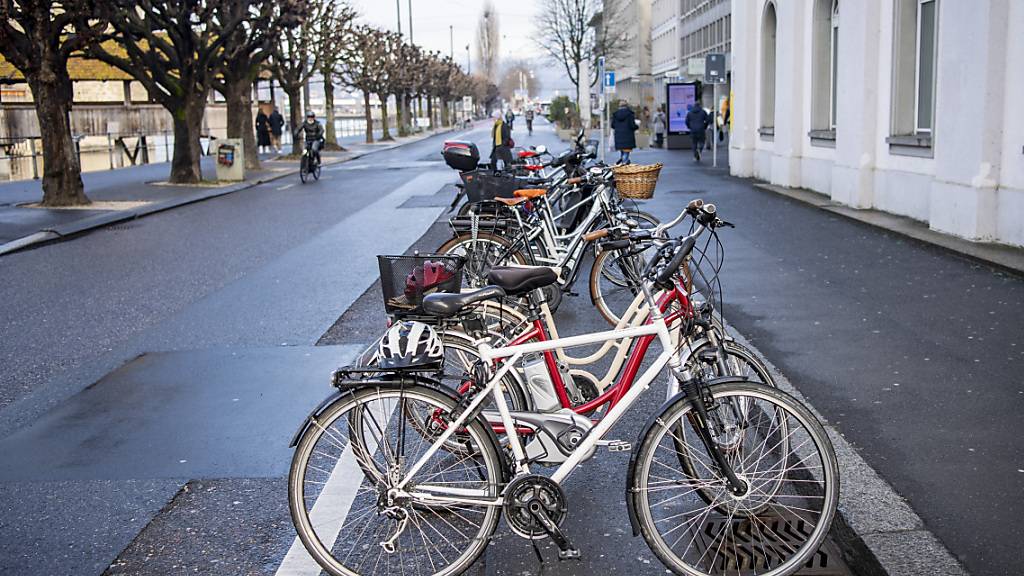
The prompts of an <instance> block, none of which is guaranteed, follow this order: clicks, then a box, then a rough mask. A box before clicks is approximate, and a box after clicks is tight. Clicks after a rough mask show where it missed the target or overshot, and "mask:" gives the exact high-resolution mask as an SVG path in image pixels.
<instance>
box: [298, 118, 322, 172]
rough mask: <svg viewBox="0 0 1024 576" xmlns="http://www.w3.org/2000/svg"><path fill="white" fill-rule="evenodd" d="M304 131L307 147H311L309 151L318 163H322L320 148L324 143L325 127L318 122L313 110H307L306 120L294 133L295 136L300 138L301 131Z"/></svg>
mask: <svg viewBox="0 0 1024 576" xmlns="http://www.w3.org/2000/svg"><path fill="white" fill-rule="evenodd" d="M300 132H301V133H303V136H305V138H306V147H307V148H309V152H310V154H311V155H312V157H313V158H315V159H316V162H317V164H319V163H320V149H321V148H323V145H324V127H323V126H322V125H321V124H320V123H319V122H317V120H316V114H314V113H313V111H312V110H310V111H309V112H306V121H305V122H303V123H302V124H300V125H299V127H298V128H297V129H296V130H295V132H294V133H293V134H292V137H293V138H298V137H299V133H300Z"/></svg>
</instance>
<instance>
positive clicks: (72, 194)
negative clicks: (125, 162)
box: [28, 64, 90, 206]
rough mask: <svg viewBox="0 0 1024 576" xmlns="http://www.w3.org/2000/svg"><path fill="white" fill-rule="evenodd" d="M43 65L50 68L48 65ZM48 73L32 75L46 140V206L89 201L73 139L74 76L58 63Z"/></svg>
mask: <svg viewBox="0 0 1024 576" xmlns="http://www.w3.org/2000/svg"><path fill="white" fill-rule="evenodd" d="M43 67H44V69H45V68H47V66H46V65H45V64H44V66H43ZM47 72H49V73H43V72H40V73H38V74H33V75H32V76H30V77H29V78H28V81H29V86H30V87H31V88H32V96H33V100H34V101H35V106H36V116H37V117H38V118H39V134H40V136H41V137H42V140H43V206H77V205H82V204H89V203H90V202H89V198H88V197H87V196H86V195H85V186H84V185H83V184H82V166H81V163H80V160H79V158H78V154H77V152H76V150H75V143H74V141H72V139H71V117H70V114H69V112H70V108H71V94H72V92H71V79H70V78H69V77H68V73H67V67H66V66H64V67H60V66H55V67H53V69H51V70H48V71H47ZM40 76H43V78H40ZM32 161H33V162H35V161H36V159H35V158H33V159H32Z"/></svg>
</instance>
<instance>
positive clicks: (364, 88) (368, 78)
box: [335, 25, 387, 144]
mask: <svg viewBox="0 0 1024 576" xmlns="http://www.w3.org/2000/svg"><path fill="white" fill-rule="evenodd" d="M386 36H387V33H386V32H383V31H381V30H378V29H376V28H372V27H370V26H362V25H361V26H355V27H353V28H352V31H351V41H350V42H349V43H348V44H346V45H344V46H341V47H339V48H340V49H341V50H342V51H343V54H342V57H341V60H340V61H339V67H338V69H337V70H335V73H336V74H337V76H338V78H339V79H340V80H341V81H342V83H343V84H345V85H346V86H349V87H351V88H354V89H356V90H360V91H361V92H362V93H363V110H364V114H365V118H366V143H367V144H370V143H372V142H373V108H371V107H370V96H371V95H373V94H377V93H379V92H381V91H382V90H384V86H385V80H386V75H385V70H384V67H385V65H386V64H385V61H386V59H387V56H386V54H384V50H385V48H386V43H387V41H386Z"/></svg>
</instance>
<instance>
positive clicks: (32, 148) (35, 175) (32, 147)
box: [28, 138, 39, 180]
mask: <svg viewBox="0 0 1024 576" xmlns="http://www.w3.org/2000/svg"><path fill="white" fill-rule="evenodd" d="M28 150H29V153H30V154H31V155H32V156H31V158H32V179H33V180H39V166H38V165H36V140H35V138H29V139H28Z"/></svg>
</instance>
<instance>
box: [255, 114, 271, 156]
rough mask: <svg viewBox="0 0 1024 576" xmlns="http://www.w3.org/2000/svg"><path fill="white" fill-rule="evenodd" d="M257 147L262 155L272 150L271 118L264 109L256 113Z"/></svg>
mask: <svg viewBox="0 0 1024 576" xmlns="http://www.w3.org/2000/svg"><path fill="white" fill-rule="evenodd" d="M256 147H257V149H258V150H259V152H260V153H261V154H262V153H264V152H266V151H267V149H268V148H270V117H268V116H267V115H266V113H265V112H263V109H262V108H260V111H259V112H257V113H256Z"/></svg>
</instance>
